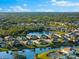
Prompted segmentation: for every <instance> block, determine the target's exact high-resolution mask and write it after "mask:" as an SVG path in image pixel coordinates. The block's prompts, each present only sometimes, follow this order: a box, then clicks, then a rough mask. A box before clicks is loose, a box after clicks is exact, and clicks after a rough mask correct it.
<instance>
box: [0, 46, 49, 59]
mask: <svg viewBox="0 0 79 59" xmlns="http://www.w3.org/2000/svg"><path fill="white" fill-rule="evenodd" d="M48 50H50V47H49V48H41V49H40V48H36V49H35V51H34V49H24V52H23V51H16V52H17V53H18V54H19V55H25V56H26V59H34V56H35V54H40V53H43V52H46V51H48ZM11 53H13V51H9V53H6V52H0V59H14V54H11Z"/></svg>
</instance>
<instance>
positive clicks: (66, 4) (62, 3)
mask: <svg viewBox="0 0 79 59" xmlns="http://www.w3.org/2000/svg"><path fill="white" fill-rule="evenodd" d="M51 1H52V2H53V3H52V5H56V6H62V7H73V6H75V7H79V2H71V1H64V0H60V1H58V0H51Z"/></svg>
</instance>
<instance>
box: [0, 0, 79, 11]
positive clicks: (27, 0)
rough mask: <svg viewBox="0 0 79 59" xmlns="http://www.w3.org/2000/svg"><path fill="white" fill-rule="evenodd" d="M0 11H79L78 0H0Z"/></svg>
mask: <svg viewBox="0 0 79 59" xmlns="http://www.w3.org/2000/svg"><path fill="white" fill-rule="evenodd" d="M0 12H79V0H0Z"/></svg>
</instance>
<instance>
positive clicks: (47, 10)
mask: <svg viewBox="0 0 79 59" xmlns="http://www.w3.org/2000/svg"><path fill="white" fill-rule="evenodd" d="M35 11H36V12H55V11H54V10H52V9H36V10H35Z"/></svg>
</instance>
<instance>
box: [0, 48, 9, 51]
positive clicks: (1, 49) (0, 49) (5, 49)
mask: <svg viewBox="0 0 79 59" xmlns="http://www.w3.org/2000/svg"><path fill="white" fill-rule="evenodd" d="M0 51H8V49H7V48H0Z"/></svg>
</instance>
